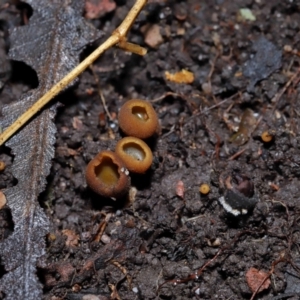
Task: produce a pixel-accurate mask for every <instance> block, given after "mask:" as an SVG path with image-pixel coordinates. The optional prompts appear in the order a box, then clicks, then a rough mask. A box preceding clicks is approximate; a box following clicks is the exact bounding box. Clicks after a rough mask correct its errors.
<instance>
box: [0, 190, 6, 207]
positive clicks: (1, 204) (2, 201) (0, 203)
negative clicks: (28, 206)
mask: <svg viewBox="0 0 300 300" xmlns="http://www.w3.org/2000/svg"><path fill="white" fill-rule="evenodd" d="M5 204H6V197H5V195H4V194H3V192H2V191H0V209H2V208H3V207H4V206H5Z"/></svg>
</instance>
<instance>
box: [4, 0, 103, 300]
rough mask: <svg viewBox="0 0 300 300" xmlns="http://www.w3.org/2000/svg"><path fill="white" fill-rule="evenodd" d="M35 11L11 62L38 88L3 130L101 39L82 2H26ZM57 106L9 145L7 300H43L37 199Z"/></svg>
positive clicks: (43, 225) (17, 35) (45, 224)
mask: <svg viewBox="0 0 300 300" xmlns="http://www.w3.org/2000/svg"><path fill="white" fill-rule="evenodd" d="M25 2H27V3H28V4H30V5H31V6H32V8H33V15H32V18H31V19H30V22H29V24H28V25H27V26H24V27H19V28H16V29H15V30H14V31H13V32H12V33H11V37H10V40H11V49H10V57H11V58H12V59H14V60H19V61H24V62H25V63H27V64H28V65H30V66H32V67H33V68H34V69H35V70H36V72H37V75H38V79H39V87H38V89H36V90H33V91H31V92H29V93H27V94H26V95H24V96H23V97H22V98H21V99H19V101H17V102H16V103H14V104H12V105H9V106H6V107H4V109H3V111H2V115H3V119H2V120H0V125H1V127H2V128H6V127H7V126H8V125H10V124H11V123H12V122H13V121H14V120H15V119H16V118H17V117H18V116H19V115H20V114H21V113H23V112H24V111H25V110H26V109H27V108H28V107H29V106H30V105H31V104H32V103H33V102H35V101H36V100H37V99H38V98H39V97H41V96H42V95H43V94H44V93H45V92H46V91H47V90H48V89H49V88H50V87H51V86H52V85H53V83H56V82H57V81H59V80H60V79H61V78H62V77H63V76H65V75H66V74H67V72H69V71H70V70H71V69H73V68H74V67H75V66H76V64H78V61H79V58H78V57H79V53H80V51H81V50H82V48H83V47H84V46H85V45H86V44H88V43H90V42H92V41H93V40H95V39H96V38H99V36H100V33H99V32H97V31H96V29H94V28H93V27H91V25H89V24H88V23H86V21H85V20H84V19H83V18H82V17H81V14H82V8H83V1H81V0H72V1H70V0H64V1H63V0H53V1H51V5H49V1H48V0H43V1H42V0H27V1H25ZM55 113H56V105H55V104H54V105H52V107H50V108H48V109H45V110H43V111H42V112H41V113H40V114H39V115H38V116H36V117H35V118H34V119H33V120H32V121H31V122H30V123H29V124H27V125H26V126H25V127H24V128H23V129H22V130H21V131H20V132H19V133H17V134H16V135H15V136H14V137H13V138H12V139H11V140H10V141H9V142H8V143H7V146H9V147H11V149H12V151H13V153H14V155H15V159H14V164H13V167H12V171H13V174H14V176H15V177H16V178H17V180H18V184H17V185H16V186H15V187H13V188H10V189H7V190H6V191H5V195H6V197H7V203H8V205H9V206H10V208H11V211H12V217H13V221H14V232H13V234H12V235H11V236H10V237H9V238H7V239H6V240H5V241H4V242H3V243H1V244H0V253H1V263H2V264H3V265H4V267H5V270H6V271H7V273H6V274H5V275H4V276H3V277H2V278H1V280H0V290H1V291H3V292H4V293H5V295H6V299H28V300H30V299H41V295H42V285H41V283H40V282H39V280H38V278H37V275H36V264H37V262H38V259H39V258H40V257H41V256H42V255H43V254H44V252H45V234H46V233H47V232H48V228H49V220H48V218H47V217H46V215H45V213H44V212H43V210H42V209H41V208H40V206H39V203H38V201H37V198H38V196H39V194H40V193H41V192H42V191H43V190H44V189H45V185H46V176H47V175H48V174H49V172H50V167H51V159H52V158H53V155H54V146H53V145H54V143H55V132H56V128H55V125H54V123H53V118H54V116H55Z"/></svg>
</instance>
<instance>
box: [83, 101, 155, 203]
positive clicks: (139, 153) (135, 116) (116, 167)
mask: <svg viewBox="0 0 300 300" xmlns="http://www.w3.org/2000/svg"><path fill="white" fill-rule="evenodd" d="M118 119H119V126H120V128H121V130H122V131H123V132H124V133H125V134H126V135H129V136H128V137H125V138H123V139H121V140H120V141H119V142H118V143H117V145H116V149H115V152H111V151H101V152H100V153H98V154H97V155H96V156H95V158H93V159H92V160H91V161H90V162H89V164H88V165H87V168H86V173H85V177H86V182H87V184H88V186H89V187H90V188H91V189H92V190H93V191H94V192H96V193H97V194H100V195H102V196H104V197H111V198H119V197H121V196H123V195H124V194H125V193H126V192H127V191H128V188H129V186H130V177H129V171H130V172H134V173H140V174H142V173H145V172H146V171H147V170H148V169H149V168H150V166H151V164H152V159H153V156H152V151H151V149H150V148H149V146H148V145H147V144H146V143H145V142H144V141H143V140H141V139H146V138H149V137H151V136H152V135H153V134H154V133H155V132H156V131H157V127H158V118H157V114H156V112H155V110H154V108H153V107H152V105H151V104H150V103H148V102H146V101H143V100H138V99H135V100H130V101H128V102H126V103H125V104H124V105H123V106H122V107H121V109H120V112H119V118H118Z"/></svg>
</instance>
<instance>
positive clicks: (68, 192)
mask: <svg viewBox="0 0 300 300" xmlns="http://www.w3.org/2000/svg"><path fill="white" fill-rule="evenodd" d="M2 2H4V3H5V1H0V3H2ZM87 2H94V3H100V2H101V1H87ZM102 2H107V1H102ZM149 2H151V3H149V4H148V5H147V6H146V7H145V9H144V10H143V11H142V13H141V14H140V16H139V18H138V19H137V21H136V22H135V24H134V26H133V28H132V29H131V31H130V34H129V36H128V39H129V40H130V41H131V42H134V43H137V44H139V45H141V46H144V47H146V48H147V49H148V53H147V55H146V56H144V57H140V56H137V55H134V54H128V53H125V52H122V50H120V49H118V48H113V49H110V50H108V51H107V52H106V53H105V54H104V56H103V57H102V58H100V59H99V60H97V61H96V62H95V63H94V64H93V65H92V66H91V68H89V69H88V70H86V71H85V72H84V73H83V74H82V75H81V76H80V78H79V80H78V83H77V85H76V86H75V87H74V88H72V89H69V90H67V91H65V92H64V93H62V94H61V95H60V96H59V97H58V99H56V100H54V101H60V103H62V105H60V108H59V109H58V114H57V117H56V121H55V122H56V125H57V142H56V146H55V149H56V154H55V158H54V160H53V165H52V171H51V174H50V176H49V177H48V186H47V189H46V190H45V192H44V193H43V194H42V195H41V196H40V199H39V201H40V205H41V206H42V207H43V209H44V211H45V212H46V214H47V215H48V217H49V219H50V220H51V223H52V225H51V231H50V232H49V234H48V235H47V237H45V239H46V241H47V248H46V250H47V254H46V257H45V258H44V259H45V262H46V263H45V264H43V265H41V266H39V268H38V276H39V279H40V281H41V282H42V284H43V288H44V297H43V299H51V300H58V299H71V300H79V299H84V300H87V299H90V300H96V299H98V300H99V299H101V300H104V299H122V300H124V299H169V300H171V299H178V300H179V299H182V300H183V299H195V300H196V299H224V300H225V299H274V300H275V299H299V297H300V296H299V293H300V290H299V287H297V286H299V284H300V279H299V270H300V269H299V268H300V260H299V240H300V236H299V217H300V196H299V195H300V194H299V190H300V180H299V176H300V138H299V134H298V132H299V127H300V122H299V114H300V110H299V107H298V106H299V99H300V98H299V80H300V71H299V55H300V52H299V51H298V50H299V47H300V44H299V41H300V35H299V29H300V3H299V1H287V0H285V1H260V0H256V1H254V0H250V1H249V0H239V1H226V0H215V1H202V0H201V1H199V0H188V1H159V0H157V1H149ZM132 4H133V1H116V5H115V6H114V7H113V8H112V9H111V11H109V12H107V13H106V12H104V13H103V14H99V17H96V19H92V20H90V22H91V23H92V24H93V25H94V26H95V27H97V28H98V29H99V30H103V31H104V34H105V36H106V37H108V36H109V34H110V33H111V32H112V31H113V30H114V29H115V28H116V26H118V25H119V24H120V22H121V21H122V20H123V18H124V17H125V15H126V13H127V12H128V10H129V9H130V7H131V6H132ZM3 5H4V4H3ZM26 13H27V14H28V7H27V6H25V7H24V6H22V5H21V6H20V5H18V6H13V5H10V6H3V8H2V10H1V11H0V21H1V22H0V25H1V26H2V28H1V30H2V32H3V33H4V34H3V37H2V42H3V45H2V50H1V53H0V55H1V56H0V60H1V62H2V61H3V63H1V68H2V69H1V78H0V79H1V80H2V81H1V82H2V83H3V87H2V89H1V91H0V102H1V105H3V104H8V103H11V102H12V101H17V99H18V98H19V97H20V95H22V94H23V93H24V92H26V91H28V90H29V89H31V88H32V87H34V86H36V85H37V82H36V79H34V78H36V77H35V76H34V71H33V70H31V69H30V68H29V67H27V66H25V65H24V64H22V63H17V62H9V61H7V57H6V50H7V49H8V47H9V40H8V38H7V35H6V33H7V29H8V28H9V29H12V28H14V27H15V26H20V25H22V24H24V15H26ZM87 15H88V14H87ZM29 17H30V16H29ZM25 23H26V22H25ZM103 40H104V39H103ZM103 40H102V41H103ZM100 43H101V41H98V42H97V43H96V44H95V45H91V46H89V47H88V48H86V50H85V51H84V52H83V54H82V58H84V57H86V56H87V55H88V54H89V53H90V52H91V51H92V50H93V49H95V47H96V46H97V45H99V44H100ZM183 69H185V70H188V71H189V72H191V73H193V75H194V80H193V82H192V83H179V82H174V80H168V79H167V77H166V72H169V73H170V74H175V73H176V72H180V71H182V70H183ZM26 74H27V75H26ZM28 74H29V75H28ZM32 78H33V79H32ZM168 78H169V77H168ZM169 79H170V78H169ZM136 98H138V99H144V100H147V101H149V102H151V104H152V105H153V107H154V108H155V110H156V112H157V114H158V117H159V123H160V126H159V129H158V132H157V134H156V135H155V136H153V137H152V138H150V139H148V140H147V141H146V142H147V143H148V145H149V146H150V148H151V149H152V151H153V163H152V166H151V168H150V169H149V170H148V171H147V172H146V173H145V174H142V175H136V174H130V176H131V188H130V191H129V194H128V195H127V196H125V197H123V198H122V199H120V200H117V201H114V200H111V199H105V198H103V197H101V196H99V195H97V194H96V193H94V192H93V191H92V190H90V188H89V187H88V186H87V184H86V181H85V175H84V174H85V168H86V166H87V164H88V162H89V161H90V160H91V159H92V158H94V157H95V155H96V154H97V153H98V152H100V151H102V150H112V151H113V150H114V148H115V145H116V143H117V141H118V140H120V139H121V138H122V137H123V136H124V134H123V133H122V132H121V131H120V129H119V125H118V118H117V115H118V111H119V109H120V107H121V106H122V104H124V103H125V102H126V101H127V100H130V99H136ZM268 137H269V138H270V141H269V140H268V139H267V138H268ZM0 159H1V160H2V161H4V162H5V163H6V165H7V167H6V169H5V170H4V171H3V172H2V173H1V174H0V185H1V186H0V188H1V189H5V188H7V187H10V186H12V185H15V184H17V182H16V179H14V178H13V176H12V175H11V172H10V169H11V166H12V164H13V156H12V155H10V149H9V148H4V149H3V151H2V152H1V155H0ZM203 184H207V185H208V187H209V192H208V193H207V194H205V193H201V192H200V187H201V190H202V191H203V188H205V187H207V186H203ZM12 227H13V225H12V220H11V218H10V210H9V203H7V204H6V206H5V207H4V208H3V209H2V210H0V238H1V240H4V239H5V238H6V237H7V236H9V234H10V232H11V230H12ZM0 273H2V274H3V273H5V270H3V269H0ZM257 273H260V274H263V275H262V276H260V277H259V276H258V275H257ZM260 285H261V287H260ZM262 289H263V290H262ZM258 291H259V292H258ZM251 297H253V298H251ZM1 299H2V298H1Z"/></svg>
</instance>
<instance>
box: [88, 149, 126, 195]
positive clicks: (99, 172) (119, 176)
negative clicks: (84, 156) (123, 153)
mask: <svg viewBox="0 0 300 300" xmlns="http://www.w3.org/2000/svg"><path fill="white" fill-rule="evenodd" d="M128 175H129V172H128V170H127V169H126V167H125V164H124V163H123V161H122V160H121V159H120V158H119V157H118V156H117V155H116V154H115V153H114V152H111V151H102V152H100V153H98V154H97V155H96V157H95V158H94V159H92V160H91V161H90V162H89V164H88V165H87V168H86V172H85V178H86V182H87V184H88V186H89V187H90V188H91V189H92V190H93V191H94V192H96V193H97V194H99V195H102V196H104V197H114V198H118V197H120V196H122V195H124V194H125V193H126V192H127V191H128V188H129V185H130V177H129V176H128Z"/></svg>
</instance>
